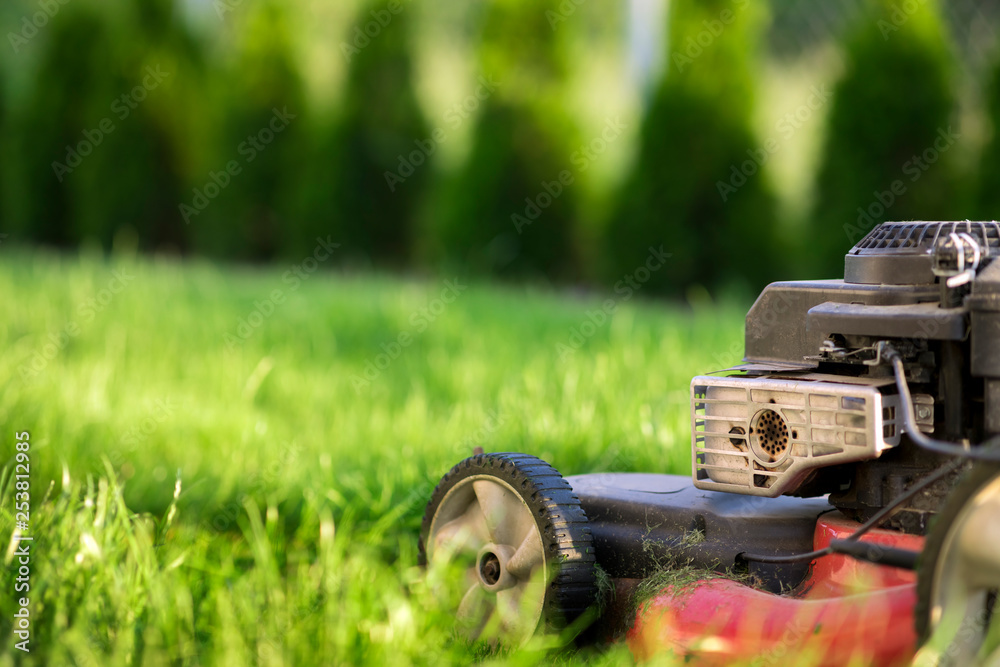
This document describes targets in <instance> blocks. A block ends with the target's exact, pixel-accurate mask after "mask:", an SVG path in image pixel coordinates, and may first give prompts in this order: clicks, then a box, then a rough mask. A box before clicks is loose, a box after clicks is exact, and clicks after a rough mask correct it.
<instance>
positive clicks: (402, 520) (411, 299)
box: [0, 252, 747, 665]
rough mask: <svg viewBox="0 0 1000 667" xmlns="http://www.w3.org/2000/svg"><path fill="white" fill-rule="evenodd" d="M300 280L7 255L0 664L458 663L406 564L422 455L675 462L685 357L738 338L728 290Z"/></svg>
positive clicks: (543, 655) (464, 653) (658, 467)
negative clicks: (18, 441) (25, 456)
mask: <svg viewBox="0 0 1000 667" xmlns="http://www.w3.org/2000/svg"><path fill="white" fill-rule="evenodd" d="M286 270H287V271H292V272H291V273H286ZM116 272H117V273H116ZM301 273H302V276H301V277H300V276H298V275H296V273H295V272H294V269H293V267H276V268H273V269H261V270H251V269H247V268H218V267H214V266H212V265H208V264H180V263H176V262H173V261H157V260H139V261H136V260H131V259H128V258H121V259H118V260H113V261H111V262H110V263H109V262H105V261H104V260H101V259H96V258H83V259H80V258H77V257H58V256H51V255H45V254H39V253H23V252H22V253H19V254H13V253H7V254H4V255H0V293H2V294H3V298H2V300H0V341H2V345H3V350H4V354H3V356H2V357H0V366H2V374H3V377H4V378H5V381H4V383H3V385H2V387H0V423H2V424H3V425H4V428H3V432H2V435H0V442H2V451H3V453H4V464H5V465H6V466H7V476H6V477H5V480H4V483H3V484H2V489H0V496H2V497H0V502H2V506H0V534H2V535H3V536H8V535H11V533H12V531H13V522H14V516H13V507H14V493H15V491H16V489H15V488H14V484H13V480H12V479H11V477H10V475H11V473H12V472H13V465H14V463H15V460H14V456H15V432H22V431H28V432H29V433H30V451H29V454H30V465H31V480H30V482H31V487H30V502H31V516H30V528H29V531H28V533H29V534H31V535H33V536H34V537H35V541H34V542H33V543H32V546H31V550H32V556H31V563H30V586H31V588H30V592H29V593H15V592H14V591H15V584H16V583H17V582H16V581H15V577H16V576H17V558H15V557H14V546H13V544H11V545H10V547H9V548H8V547H7V545H6V544H3V545H0V546H2V548H3V553H4V554H5V560H4V566H3V568H2V575H0V579H2V583H0V586H2V589H3V593H2V595H0V635H2V636H3V637H4V639H5V641H4V644H3V647H2V649H0V651H2V656H3V657H2V658H0V664H13V663H15V662H17V660H18V659H19V658H24V659H25V660H24V664H54V665H110V664H140V663H142V664H151V665H158V664H172V665H196V664H198V665H249V664H260V665H311V664H316V665H320V664H324V665H325V664H359V663H372V664H406V663H417V664H432V665H438V664H449V663H465V662H468V661H469V660H470V659H471V658H472V656H473V653H471V652H470V649H469V647H468V646H466V645H465V644H463V643H462V642H459V641H456V640H454V639H452V635H451V630H450V627H449V620H450V619H451V616H452V610H453V609H454V607H455V605H456V600H455V586H453V585H452V581H451V578H450V577H449V574H448V573H447V572H445V571H436V570H435V571H432V572H430V573H428V574H427V575H426V576H425V575H424V572H423V571H422V570H421V569H420V568H419V567H418V566H417V540H418V530H419V524H420V518H421V516H422V513H423V508H424V504H425V502H426V500H427V499H428V497H429V495H430V492H431V489H432V488H433V485H434V484H435V483H436V482H437V480H438V479H439V478H440V476H441V475H442V474H443V473H444V472H445V471H446V470H447V469H448V468H450V467H451V466H452V465H453V464H455V463H457V462H458V461H459V460H461V459H463V458H465V457H466V456H468V455H470V454H471V453H472V449H473V447H475V446H477V445H479V446H482V447H483V448H485V449H486V450H487V451H520V452H527V453H531V454H535V455H537V456H540V457H542V458H544V459H546V460H548V461H549V462H550V463H552V464H553V465H554V466H556V467H557V468H558V469H559V470H560V471H561V472H562V473H563V474H564V475H571V474H578V473H585V472H592V471H601V470H609V469H611V470H645V471H657V472H678V473H685V472H687V471H689V470H690V462H689V456H690V454H689V431H690V426H689V417H688V382H689V380H690V377H691V376H692V375H695V374H698V373H702V372H706V371H711V370H715V369H717V368H720V367H722V366H723V365H725V364H728V363H733V362H735V361H737V360H738V358H739V357H740V356H741V354H740V353H741V349H742V348H741V341H742V317H743V313H744V310H745V307H746V305H747V304H741V305H738V306H737V305H732V306H725V307H722V306H704V307H701V308H698V309H695V310H691V309H689V308H682V307H679V306H668V305H664V304H662V303H658V302H651V301H642V300H641V299H640V298H639V296H636V297H635V298H631V299H629V300H625V299H624V297H623V295H621V294H618V295H615V294H614V293H613V292H609V293H608V294H593V295H577V294H572V293H555V292H551V291H542V290H537V289H526V288H497V287H492V286H485V285H480V284H472V285H469V286H468V287H466V288H464V289H461V290H460V291H459V292H458V294H457V296H456V297H455V298H454V299H453V300H452V302H451V303H444V301H437V300H438V299H440V298H441V295H442V291H443V290H445V289H446V288H447V286H446V283H445V282H444V281H443V280H437V279H427V280H419V281H418V280H409V281H408V280H402V279H398V278H390V277H385V276H372V275H363V276H356V275H342V274H335V273H332V272H325V271H316V272H315V273H312V274H308V273H305V272H304V271H301ZM116 276H117V277H116ZM445 296H447V297H448V298H449V299H451V296H452V295H451V294H445ZM609 296H612V297H615V298H617V299H618V303H617V306H618V307H617V310H616V312H615V314H614V316H613V317H611V318H608V321H607V322H605V323H604V324H602V325H600V326H594V327H593V328H591V327H590V326H589V325H585V323H586V322H588V321H589V320H588V312H589V313H591V314H594V313H595V312H597V311H599V310H600V309H601V306H602V302H603V301H604V300H605V299H606V298H608V297H609ZM255 312H256V313H263V314H261V315H259V316H258V315H254V313H255ZM597 319H600V318H597ZM241 320H243V321H245V322H246V326H243V327H241V326H240V323H241ZM574 329H575V330H576V331H583V332H584V333H591V334H592V335H590V336H589V337H584V336H579V337H575V336H574V334H573V331H574ZM244 334H249V335H244ZM401 334H407V335H408V337H406V336H402V337H401ZM400 341H402V342H406V341H408V344H406V345H399V350H398V355H396V358H395V359H393V360H389V359H388V356H389V355H388V354H386V357H379V355H380V354H383V353H384V350H385V349H388V350H389V351H390V352H392V353H394V354H395V353H396V352H397V350H396V349H395V347H394V346H393V342H397V343H398V342H400ZM576 344H579V345H578V347H579V349H575V347H576ZM383 346H384V347H383ZM387 361H390V363H388V364H386V362H387ZM369 364H371V365H370V366H369ZM379 366H383V367H384V368H382V369H379V368H378V367H379ZM178 485H179V489H180V492H179V496H176V501H175V500H174V498H175V492H176V490H177V488H178ZM21 595H28V596H29V598H30V607H29V609H30V613H31V621H30V622H31V632H32V635H31V641H30V648H31V653H30V654H27V655H24V654H22V653H21V652H20V651H18V650H15V649H14V644H15V642H17V641H18V639H17V637H16V636H15V635H13V634H12V621H13V618H14V613H15V611H16V609H17V602H16V600H17V599H18V598H19V597H20V596H21ZM547 651H549V649H547V648H546V647H545V646H538V647H532V648H529V649H525V650H523V651H521V652H518V653H515V654H511V655H507V656H504V658H503V659H504V660H508V661H513V662H522V661H523V662H526V663H533V662H538V661H541V660H545V661H551V660H553V659H554V656H553V654H552V653H551V652H550V651H549V652H547ZM556 657H557V658H558V659H560V660H564V661H566V662H576V661H583V660H586V661H590V662H611V663H614V662H617V661H625V662H627V661H628V654H627V652H626V651H625V650H624V649H623V648H622V647H618V648H617V649H612V650H611V651H610V652H607V653H602V654H597V653H595V652H594V650H593V649H590V650H588V651H585V652H579V651H577V652H573V651H565V652H562V653H557V654H556Z"/></svg>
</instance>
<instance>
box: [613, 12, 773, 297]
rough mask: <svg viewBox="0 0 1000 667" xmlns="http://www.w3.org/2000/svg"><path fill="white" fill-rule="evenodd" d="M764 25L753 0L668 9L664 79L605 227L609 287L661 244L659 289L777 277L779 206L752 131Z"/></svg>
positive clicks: (655, 278) (654, 283)
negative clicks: (662, 257) (665, 258)
mask: <svg viewBox="0 0 1000 667" xmlns="http://www.w3.org/2000/svg"><path fill="white" fill-rule="evenodd" d="M765 18H766V17H765V15H764V14H763V12H762V10H761V5H760V4H759V3H750V2H749V1H748V0H710V1H703V0H676V1H675V2H672V3H671V7H670V29H669V35H670V38H669V45H670V49H669V53H668V54H667V57H668V62H667V66H666V68H665V74H664V78H663V81H662V83H661V84H660V86H659V88H658V90H657V92H656V93H655V96H654V99H653V101H652V104H651V107H650V109H649V111H648V113H647V114H646V117H645V119H644V122H643V126H642V130H641V134H640V145H639V149H638V151H639V152H638V156H637V158H636V161H635V165H634V167H633V169H632V172H631V174H630V176H628V177H627V179H626V181H625V184H624V186H623V188H622V189H621V193H620V196H619V203H618V205H617V208H616V211H615V213H614V214H613V216H612V220H611V222H610V224H609V225H608V226H607V228H606V239H605V248H606V251H607V257H608V266H607V267H606V269H607V275H608V277H609V279H611V280H617V279H620V278H621V277H622V276H624V275H630V274H632V273H633V272H634V271H635V270H636V268H637V267H639V266H642V265H643V264H644V263H645V262H646V259H647V257H648V256H649V255H650V248H651V247H652V248H659V246H660V245H662V246H663V248H664V250H665V251H666V252H668V253H671V254H672V257H671V258H670V259H669V260H668V261H667V262H666V264H665V266H664V267H663V268H662V269H660V270H658V271H656V272H654V273H653V274H652V276H651V278H650V280H649V283H648V287H647V288H645V289H648V290H649V291H651V292H656V293H661V294H677V293H679V292H682V290H684V288H686V287H688V286H690V285H692V284H701V285H704V286H709V287H712V286H719V285H725V284H728V283H731V282H737V281H742V280H749V281H750V282H751V283H752V284H753V286H755V287H756V286H758V285H760V284H761V283H764V282H766V281H767V280H768V279H770V278H771V276H772V274H773V264H774V258H775V256H776V250H777V249H776V244H777V240H776V231H775V227H776V205H775V197H774V195H773V194H772V190H771V187H770V185H769V181H768V179H767V174H766V171H767V169H766V167H765V166H764V165H766V162H767V160H768V158H769V157H770V154H771V153H772V152H773V150H774V148H773V146H766V145H765V142H762V141H761V140H760V139H759V138H757V137H756V136H754V133H753V131H752V130H751V127H750V119H751V115H752V111H753V105H754V79H753V72H754V71H755V67H754V63H755V62H756V55H757V53H758V43H759V37H760V34H761V31H762V29H763V27H764V23H765V21H764V19H765ZM773 141H774V140H773V139H772V140H770V142H773Z"/></svg>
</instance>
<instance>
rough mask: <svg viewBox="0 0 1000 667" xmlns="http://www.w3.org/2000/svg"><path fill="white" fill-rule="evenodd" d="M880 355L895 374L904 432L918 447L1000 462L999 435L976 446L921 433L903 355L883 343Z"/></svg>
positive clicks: (940, 452) (939, 452)
mask: <svg viewBox="0 0 1000 667" xmlns="http://www.w3.org/2000/svg"><path fill="white" fill-rule="evenodd" d="M882 356H883V358H884V359H886V360H888V361H889V363H891V364H892V371H893V373H894V374H895V376H896V389H897V390H898V391H899V398H900V402H901V403H902V409H903V427H904V429H905V430H906V434H907V435H908V436H910V440H912V441H913V442H915V443H916V444H917V446H918V447H921V448H923V449H926V450H927V451H930V452H935V453H937V454H944V455H946V456H961V457H963V458H966V459H975V460H977V461H993V462H995V463H1000V451H995V447H996V446H997V445H1000V436H997V437H994V438H992V439H990V440H987V441H986V442H984V443H982V444H980V445H977V446H976V447H968V446H965V445H959V444H957V443H954V442H945V441H944V440H935V439H934V438H928V437H927V436H926V435H924V434H923V433H921V431H920V429H919V428H918V427H917V417H916V415H915V414H914V412H913V400H912V399H911V398H910V385H909V384H907V382H906V369H905V368H903V357H902V356H900V354H899V352H897V351H896V350H895V349H893V348H892V347H891V346H889V345H885V347H884V350H883V353H882Z"/></svg>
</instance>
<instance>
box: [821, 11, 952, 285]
mask: <svg viewBox="0 0 1000 667" xmlns="http://www.w3.org/2000/svg"><path fill="white" fill-rule="evenodd" d="M875 5H876V7H875V8H874V10H873V12H872V13H870V14H868V15H867V16H865V17H863V18H862V20H861V21H860V22H859V23H858V25H857V28H856V29H855V30H854V31H853V32H852V33H850V34H849V38H848V41H847V44H846V46H845V58H846V63H845V65H846V66H845V70H844V73H843V76H842V77H841V79H840V80H839V81H838V82H837V84H836V86H835V87H834V89H833V95H834V98H833V102H832V105H833V106H832V108H831V110H830V114H829V119H828V123H827V129H826V139H825V145H824V148H823V157H822V162H821V164H820V167H819V170H818V172H817V179H818V180H817V184H816V193H815V208H814V210H813V214H812V218H811V220H810V225H809V230H810V233H809V234H808V235H807V237H806V238H805V243H806V244H807V246H806V247H805V248H804V249H803V252H802V256H803V257H806V258H808V259H809V260H810V262H809V269H808V270H810V271H812V272H814V275H816V276H824V277H830V276H839V275H842V274H843V269H844V253H846V252H847V250H848V249H850V247H851V246H852V245H853V244H854V243H856V242H857V241H858V240H859V239H861V237H863V236H864V235H865V234H866V233H867V232H868V231H869V230H870V229H871V228H872V227H874V226H875V225H876V224H878V223H880V222H883V221H885V220H948V219H953V218H955V217H961V218H964V217H966V213H967V212H964V211H962V207H961V205H960V203H959V201H958V197H957V196H956V195H957V186H958V181H957V178H956V174H955V170H954V168H953V160H952V156H953V153H951V152H950V150H951V148H952V146H953V145H954V143H955V142H956V141H957V140H958V135H957V133H956V132H955V131H954V128H953V127H952V125H951V123H952V122H953V121H954V115H955V96H954V93H953V91H952V88H951V86H950V83H949V82H950V74H951V72H950V64H951V54H950V50H949V44H948V42H947V35H946V31H945V30H944V29H943V26H942V22H941V19H940V17H939V15H938V8H937V4H936V3H935V2H933V1H932V0H928V1H927V2H921V3H912V5H911V4H905V7H906V8H907V9H906V10H904V9H903V7H904V5H902V4H899V3H896V2H891V1H890V0H879V2H877V3H875ZM911 9H912V11H909V10H911ZM956 152H957V151H956ZM918 182H919V183H918Z"/></svg>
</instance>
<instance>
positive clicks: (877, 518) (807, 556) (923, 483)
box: [741, 459, 965, 565]
mask: <svg viewBox="0 0 1000 667" xmlns="http://www.w3.org/2000/svg"><path fill="white" fill-rule="evenodd" d="M964 464H965V461H963V460H961V459H956V460H954V461H951V462H950V463H948V464H946V465H944V466H942V467H940V468H938V469H937V470H935V471H934V472H933V473H931V474H930V475H927V477H924V478H923V479H922V480H920V481H919V482H917V483H916V484H914V485H913V486H911V487H910V488H909V489H907V490H906V492H904V493H903V494H902V495H900V496H899V497H897V498H894V499H893V501H892V502H891V503H889V504H888V505H886V506H885V507H883V508H882V509H880V510H879V511H878V512H876V513H875V514H874V515H873V516H872V518H870V519H868V521H866V522H865V523H863V524H862V525H861V527H860V528H858V529H857V530H856V531H854V532H853V533H851V534H850V535H848V536H847V537H846V538H844V539H846V540H857V539H860V538H861V536H862V535H864V534H865V533H867V532H868V531H870V530H871V529H872V528H875V527H876V526H878V525H879V524H880V523H882V522H883V521H884V520H885V519H887V518H889V516H890V515H891V514H893V513H894V512H895V511H896V509H897V508H898V507H899V506H900V505H902V504H903V503H905V502H906V501H907V500H909V499H910V498H912V497H913V496H915V495H917V494H918V493H920V492H921V491H923V490H924V489H926V488H927V487H928V486H931V485H932V484H934V483H936V482H939V481H941V480H942V479H944V478H945V477H946V476H948V475H949V474H951V473H953V472H954V471H955V470H957V469H958V468H960V467H961V466H962V465H964ZM832 553H834V550H833V549H832V548H831V547H826V548H825V549H819V550H817V551H810V552H809V553H804V554H793V555H791V556H763V555H759V554H741V557H742V558H743V560H750V561H754V562H755V563H767V564H770V565H781V564H784V563H801V562H803V561H807V560H814V559H816V558H821V557H822V556H829V555H830V554H832Z"/></svg>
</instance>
